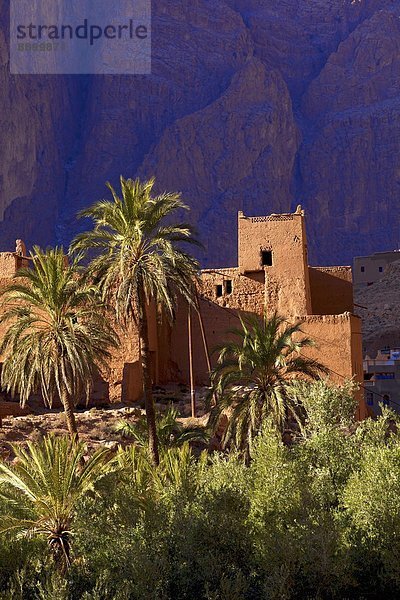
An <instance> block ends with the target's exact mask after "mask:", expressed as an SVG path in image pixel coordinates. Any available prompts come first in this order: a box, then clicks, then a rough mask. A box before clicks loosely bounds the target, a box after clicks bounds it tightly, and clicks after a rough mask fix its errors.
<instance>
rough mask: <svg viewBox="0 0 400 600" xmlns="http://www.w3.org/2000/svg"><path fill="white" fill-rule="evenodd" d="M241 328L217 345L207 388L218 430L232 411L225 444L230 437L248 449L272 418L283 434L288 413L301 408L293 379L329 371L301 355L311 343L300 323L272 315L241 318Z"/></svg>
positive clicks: (290, 415)
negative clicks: (291, 389)
mask: <svg viewBox="0 0 400 600" xmlns="http://www.w3.org/2000/svg"><path fill="white" fill-rule="evenodd" d="M240 322H241V328H237V329H233V330H232V331H230V333H231V334H233V335H234V336H235V337H236V338H238V340H235V341H229V342H227V343H226V344H224V345H222V346H221V347H220V348H219V357H218V361H217V365H216V367H215V368H214V370H213V372H212V375H211V383H212V385H211V392H212V394H213V397H214V400H215V401H216V406H215V407H214V408H213V410H212V412H211V416H210V424H211V425H212V426H213V427H214V428H216V427H217V426H218V423H219V419H220V416H221V414H222V413H223V412H224V411H225V410H227V409H230V412H231V418H230V420H229V424H228V428H227V430H226V432H225V435H224V439H223V442H224V444H227V443H229V442H230V441H234V443H235V444H236V445H237V446H238V447H239V448H242V449H248V447H249V445H250V444H251V441H252V439H253V437H254V436H255V435H256V433H257V432H258V431H259V430H260V427H261V424H262V421H263V420H264V419H265V418H267V417H270V418H271V420H272V422H273V423H274V425H275V427H276V428H277V430H278V431H280V432H281V433H283V430H284V428H285V424H286V423H287V420H288V418H289V417H294V418H295V419H297V418H298V417H299V412H298V411H299V408H300V407H299V406H298V404H296V402H292V400H291V398H290V395H289V393H288V385H289V384H290V382H292V381H293V379H299V378H303V379H304V378H311V379H318V378H319V377H320V376H321V375H322V374H326V373H327V369H326V368H325V367H324V366H323V365H321V364H320V363H319V362H318V361H315V360H312V359H309V358H306V357H305V356H302V355H301V350H302V349H303V348H305V347H307V346H312V345H313V341H312V340H311V339H310V338H307V337H304V336H302V337H300V334H301V333H302V332H301V323H295V324H293V325H288V324H287V323H286V321H285V319H283V318H282V317H279V316H278V315H277V314H276V313H275V314H274V315H272V317H271V318H267V317H266V316H264V318H263V319H260V318H259V317H257V316H249V317H247V318H246V320H242V319H240Z"/></svg>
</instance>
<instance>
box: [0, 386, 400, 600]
mask: <svg viewBox="0 0 400 600" xmlns="http://www.w3.org/2000/svg"><path fill="white" fill-rule="evenodd" d="M295 392H296V394H298V400H299V402H300V398H301V402H302V405H303V406H304V407H308V408H307V410H308V418H307V422H306V427H305V429H304V431H303V432H302V435H299V437H298V439H297V442H296V443H295V444H291V445H290V446H285V444H284V443H283V442H282V438H281V436H280V435H279V433H277V431H276V428H275V427H274V426H273V424H272V423H270V422H268V421H266V422H265V423H264V426H263V427H262V430H261V431H260V433H259V434H258V435H257V436H256V437H255V440H254V444H253V452H252V455H253V458H252V460H251V462H250V464H246V462H244V460H243V458H242V457H240V455H236V454H234V453H230V454H226V455H219V454H214V455H213V456H210V455H207V454H206V453H205V452H203V453H202V454H201V455H200V456H195V455H194V454H193V453H192V451H191V449H190V446H189V444H188V443H187V442H185V443H183V444H182V445H181V446H178V447H167V446H164V447H163V448H162V450H161V454H160V465H159V467H155V466H154V464H153V462H152V460H151V458H150V455H149V454H148V450H147V449H146V447H144V448H141V447H140V446H137V445H132V446H129V447H127V448H126V449H120V450H119V451H118V452H117V454H116V455H115V456H114V458H113V459H112V461H111V463H110V464H112V469H107V470H106V471H105V472H104V473H102V476H101V477H100V478H97V477H96V478H95V480H94V481H93V486H92V487H91V488H90V489H89V490H88V492H87V493H85V494H79V497H77V499H76V501H75V502H74V506H73V532H74V535H73V536H72V537H71V540H72V541H73V549H74V552H73V556H72V558H73V560H72V565H71V567H70V568H69V569H68V570H67V571H66V572H63V571H59V572H57V571H56V570H54V568H53V567H52V563H51V560H50V559H46V556H47V555H48V552H47V548H46V540H43V539H42V538H41V537H40V536H39V537H38V538H32V537H30V538H28V539H25V538H24V539H19V538H15V537H9V536H6V537H4V536H2V537H0V588H1V590H0V596H1V597H2V598H3V597H4V598H5V599H6V600H8V599H9V598H10V599H11V598H13V599H14V598H17V599H18V600H19V599H21V600H25V599H27V600H28V599H29V600H31V599H33V600H44V599H45V598H46V599H52V598H57V599H58V598H60V599H61V600H75V599H82V600H103V599H104V600H108V599H111V600H139V599H140V600H170V599H171V600H172V599H173V600H190V599H196V600H197V599H199V600H242V599H243V600H253V599H258V598H265V599H267V600H268V599H288V600H289V599H293V600H297V599H299V600H300V599H304V598H320V599H325V598H326V599H332V598H334V599H339V598H355V599H360V600H361V599H364V598H372V599H373V598H376V599H378V598H382V597H385V598H389V599H390V598H396V597H398V595H399V593H400V567H399V564H400V560H399V559H400V533H399V532H400V508H399V503H398V498H399V496H400V435H399V433H398V419H397V417H395V416H394V415H393V414H391V413H390V412H388V411H386V410H385V411H384V412H383V414H382V416H381V417H379V418H378V419H377V420H376V421H373V420H367V421H365V422H363V423H361V424H356V423H355V422H354V418H353V408H354V403H353V400H352V396H351V393H350V391H349V388H340V389H338V390H333V391H332V389H331V388H328V387H327V386H326V384H324V383H321V382H318V383H315V384H311V385H304V384H301V386H297V388H296V390H295ZM308 394H309V395H308ZM311 404H312V406H311ZM337 411H340V414H337ZM64 455H65V453H64V452H63V453H62V456H64ZM86 460H87V459H86ZM13 468H16V466H15V467H13ZM77 469H78V472H79V468H78V466H77ZM3 471H4V469H3ZM8 485H9V483H7V484H5V483H3V484H2V486H1V488H0V492H1V493H2V497H0V512H1V515H3V516H4V515H6V514H10V511H11V512H13V511H14V513H13V514H14V516H15V517H17V516H18V514H16V513H15V511H17V513H18V510H21V507H22V504H21V506H19V505H18V504H17V505H15V504H12V503H11V504H10V496H9V495H8V494H7V493H6V492H7V491H8V490H9V487H8ZM19 497H20V492H18V494H17V495H15V498H19ZM35 510H36V509H35ZM44 559H45V560H44Z"/></svg>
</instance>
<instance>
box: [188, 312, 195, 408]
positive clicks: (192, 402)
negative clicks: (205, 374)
mask: <svg viewBox="0 0 400 600" xmlns="http://www.w3.org/2000/svg"><path fill="white" fill-rule="evenodd" d="M188 337H189V373H190V404H191V407H192V417H193V418H195V417H196V392H195V389H194V377H193V340H192V308H191V305H190V303H189V306H188Z"/></svg>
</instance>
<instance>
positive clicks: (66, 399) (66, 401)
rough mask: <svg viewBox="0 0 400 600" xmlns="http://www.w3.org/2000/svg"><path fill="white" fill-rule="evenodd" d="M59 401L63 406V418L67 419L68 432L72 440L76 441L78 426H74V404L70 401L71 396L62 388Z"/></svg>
mask: <svg viewBox="0 0 400 600" xmlns="http://www.w3.org/2000/svg"><path fill="white" fill-rule="evenodd" d="M61 402H62V405H63V407H64V414H65V420H66V421H67V427H68V432H69V435H70V437H71V440H72V441H73V442H76V441H78V437H79V436H78V428H77V426H76V420H75V414H74V405H73V403H72V401H71V398H70V396H69V394H68V392H67V390H64V391H63V393H62V395H61Z"/></svg>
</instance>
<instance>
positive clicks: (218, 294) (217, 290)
mask: <svg viewBox="0 0 400 600" xmlns="http://www.w3.org/2000/svg"><path fill="white" fill-rule="evenodd" d="M215 293H216V295H217V298H221V296H222V294H223V290H222V285H217V286H215Z"/></svg>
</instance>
